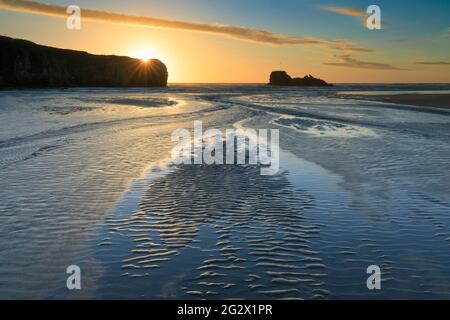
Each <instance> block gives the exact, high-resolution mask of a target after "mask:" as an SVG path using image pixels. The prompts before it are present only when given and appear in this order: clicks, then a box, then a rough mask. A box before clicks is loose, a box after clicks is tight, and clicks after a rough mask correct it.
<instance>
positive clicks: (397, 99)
mask: <svg viewBox="0 0 450 320" xmlns="http://www.w3.org/2000/svg"><path fill="white" fill-rule="evenodd" d="M355 97H356V96H352V98H355ZM357 98H358V99H363V100H371V101H381V102H389V103H398V104H407V105H413V106H424V107H436V108H450V94H449V93H444V94H420V93H414V94H412V93H408V94H392V95H375V94H373V95H364V96H362V95H358V96H357Z"/></svg>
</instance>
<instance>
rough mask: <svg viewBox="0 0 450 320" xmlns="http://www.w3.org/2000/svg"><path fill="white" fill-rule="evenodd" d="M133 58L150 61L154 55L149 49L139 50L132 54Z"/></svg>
mask: <svg viewBox="0 0 450 320" xmlns="http://www.w3.org/2000/svg"><path fill="white" fill-rule="evenodd" d="M130 56H131V57H132V58H136V59H141V60H142V62H148V61H149V60H150V59H151V58H152V55H151V54H150V52H149V51H137V52H134V53H133V54H131V55H130Z"/></svg>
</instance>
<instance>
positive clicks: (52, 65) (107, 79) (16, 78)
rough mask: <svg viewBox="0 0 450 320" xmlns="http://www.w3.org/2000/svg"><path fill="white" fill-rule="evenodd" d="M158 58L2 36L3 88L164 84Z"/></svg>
mask: <svg viewBox="0 0 450 320" xmlns="http://www.w3.org/2000/svg"><path fill="white" fill-rule="evenodd" d="M167 78H168V73H167V68H166V66H165V64H164V63H162V62H161V61H159V60H157V59H152V60H149V61H147V62H143V61H141V60H140V59H134V58H130V57H125V56H114V55H94V54H89V53H87V52H84V51H75V50H68V49H58V48H53V47H47V46H42V45H38V44H35V43H33V42H31V41H27V40H20V39H12V38H9V37H5V36H0V88H2V87H3V88H8V87H12V88H27V87H35V88H58V87H165V86H166V85H167Z"/></svg>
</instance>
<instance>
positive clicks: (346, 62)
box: [324, 54, 405, 70]
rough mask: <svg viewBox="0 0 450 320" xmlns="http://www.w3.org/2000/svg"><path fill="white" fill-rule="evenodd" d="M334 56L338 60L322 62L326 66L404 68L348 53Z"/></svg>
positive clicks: (382, 68)
mask: <svg viewBox="0 0 450 320" xmlns="http://www.w3.org/2000/svg"><path fill="white" fill-rule="evenodd" d="M334 57H335V58H338V59H339V60H340V61H339V62H324V64H325V65H328V66H335V67H347V68H358V69H378V70H405V69H401V68H397V67H394V66H392V65H390V64H387V63H379V62H370V61H361V60H357V59H355V58H353V57H351V56H350V55H348V54H343V55H335V56H334Z"/></svg>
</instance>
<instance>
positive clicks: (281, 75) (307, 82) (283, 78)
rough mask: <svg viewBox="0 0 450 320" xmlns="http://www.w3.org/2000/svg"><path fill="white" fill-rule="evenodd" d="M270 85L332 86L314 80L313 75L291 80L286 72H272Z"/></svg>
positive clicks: (319, 80) (320, 80)
mask: <svg viewBox="0 0 450 320" xmlns="http://www.w3.org/2000/svg"><path fill="white" fill-rule="evenodd" d="M269 81H270V82H269V84H270V85H275V86H299V87H301V86H311V87H312V86H332V84H328V83H326V82H325V81H324V80H322V79H318V78H314V77H313V76H312V75H307V76H305V77H303V78H291V76H290V75H288V74H287V73H286V71H272V73H271V74H270V80H269Z"/></svg>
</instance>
